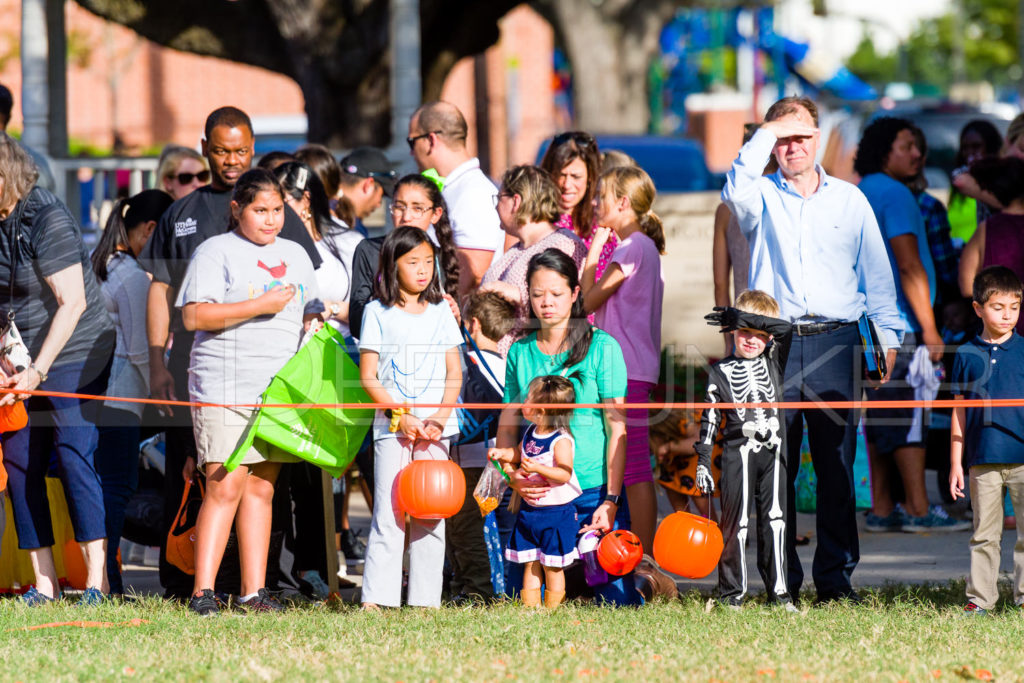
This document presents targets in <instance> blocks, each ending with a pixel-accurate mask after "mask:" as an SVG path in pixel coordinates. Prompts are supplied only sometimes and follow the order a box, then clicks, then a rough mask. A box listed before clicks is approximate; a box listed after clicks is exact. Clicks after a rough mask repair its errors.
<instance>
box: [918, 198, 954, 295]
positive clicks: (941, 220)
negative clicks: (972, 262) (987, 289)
mask: <svg viewBox="0 0 1024 683" xmlns="http://www.w3.org/2000/svg"><path fill="white" fill-rule="evenodd" d="M916 197H917V205H918V206H919V207H921V217H922V218H924V230H925V234H926V235H927V237H928V249H929V250H930V251H931V253H932V262H933V263H934V264H935V279H936V280H937V281H938V284H939V291H946V290H950V289H952V290H956V289H957V288H958V287H959V284H958V283H959V279H958V270H959V259H960V255H959V254H957V252H956V249H954V248H953V241H952V240H951V239H950V237H949V217H948V216H947V215H946V207H945V206H943V205H942V202H940V201H939V200H938V199H936V198H935V197H933V196H931V195H930V194H928V193H927V192H919V193H918V194H917V195H916Z"/></svg>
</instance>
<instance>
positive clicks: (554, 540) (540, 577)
mask: <svg viewBox="0 0 1024 683" xmlns="http://www.w3.org/2000/svg"><path fill="white" fill-rule="evenodd" d="M526 400H527V403H529V404H572V403H573V402H574V401H575V400H576V392H575V391H574V390H573V386H572V383H571V382H570V381H569V380H567V379H565V378H564V377H558V376H555V375H548V376H544V377H537V378H536V379H534V380H533V381H532V382H530V387H529V390H528V393H527V399H526ZM522 412H523V417H525V418H526V419H527V420H529V421H530V422H532V423H533V424H531V425H530V426H529V427H528V428H527V429H526V433H525V434H524V435H523V439H522V441H521V442H520V444H519V446H518V447H516V448H492V449H490V451H488V457H489V458H491V459H492V460H494V461H495V462H496V463H497V464H498V466H499V467H501V468H502V469H504V470H505V471H506V472H507V473H509V474H511V473H512V472H515V471H516V467H515V466H516V465H518V466H519V468H518V470H519V471H518V473H517V474H518V475H519V476H520V477H521V478H525V479H528V480H531V481H533V482H536V483H539V484H547V485H549V486H550V487H551V488H550V489H548V490H547V491H546V492H545V493H544V494H543V496H541V498H540V499H538V500H534V501H532V502H530V503H527V502H526V501H523V502H522V505H521V506H520V508H519V512H518V514H517V516H516V523H515V527H514V528H513V530H512V537H511V539H510V540H509V544H508V547H507V548H506V549H505V558H506V559H508V560H509V561H510V562H516V563H519V564H525V565H526V567H525V568H524V571H523V588H522V591H521V593H520V596H521V597H522V600H523V604H524V605H526V606H528V607H537V606H539V605H540V595H541V584H542V583H543V584H544V587H545V592H544V606H545V607H550V608H554V607H557V606H558V605H559V604H561V602H562V600H564V599H565V576H564V575H563V573H562V570H563V569H564V568H565V567H567V566H569V565H570V564H572V563H573V562H575V561H576V559H577V558H578V557H579V553H578V552H577V551H576V534H577V532H578V531H579V524H578V523H577V521H576V508H575V506H574V505H573V504H572V501H573V500H574V499H575V498H576V497H577V496H579V495H580V493H581V489H580V485H579V482H578V481H577V480H576V474H575V473H574V472H573V467H572V462H573V456H574V454H575V449H576V443H575V441H574V440H573V438H572V433H571V432H570V431H569V419H570V417H571V416H572V412H573V409H572V408H535V407H533V406H531V405H527V406H524V407H523V411H522Z"/></svg>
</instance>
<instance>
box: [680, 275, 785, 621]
mask: <svg viewBox="0 0 1024 683" xmlns="http://www.w3.org/2000/svg"><path fill="white" fill-rule="evenodd" d="M777 315H779V306H778V304H777V303H776V302H775V300H774V299H773V298H772V297H770V296H769V295H767V294H765V293H764V292H761V291H758V290H747V291H745V292H743V293H741V294H740V296H739V297H737V299H736V308H721V307H716V308H715V312H714V313H711V314H709V315H707V316H705V319H706V320H707V321H708V324H709V325H717V326H721V327H722V331H723V332H735V348H734V350H733V354H732V355H730V356H729V357H727V358H725V359H723V360H721V361H719V362H717V363H715V364H714V365H713V366H712V367H711V369H710V371H709V375H708V390H707V402H708V403H712V404H714V403H769V402H774V401H779V400H782V378H783V376H784V375H785V368H786V357H787V355H788V354H789V346H790V340H791V339H792V333H793V328H792V325H790V324H789V323H788V322H786V321H784V320H779V319H778V318H776V317H774V316H777ZM769 316H771V317H769ZM785 425H786V422H785V417H784V416H783V415H782V413H781V411H779V409H778V408H730V409H722V410H720V409H717V408H715V407H714V406H710V407H708V408H707V409H706V410H705V411H704V413H703V415H702V417H701V428H700V437H699V438H698V440H697V443H696V444H695V449H696V451H697V455H698V465H697V486H698V488H700V489H701V490H702V491H704V492H705V493H707V492H710V491H712V490H713V489H714V486H715V484H714V480H713V479H712V477H711V472H710V468H711V449H712V447H713V446H714V442H715V437H716V434H717V432H719V431H721V432H722V441H723V444H722V446H723V449H722V467H721V469H722V476H721V480H720V485H721V487H722V498H721V504H722V535H723V536H724V538H725V549H724V550H723V551H722V559H721V561H720V562H719V563H718V588H719V593H720V598H719V599H720V600H721V601H722V602H723V603H724V604H725V605H727V606H730V607H739V606H740V605H742V604H743V599H744V598H745V597H746V595H747V562H746V559H747V558H746V541H747V531H748V529H747V527H748V523H749V519H750V512H751V508H752V507H753V506H754V504H755V503H756V505H757V568H758V570H759V571H760V573H761V579H762V580H763V581H764V584H765V588H766V589H767V591H768V601H769V602H778V603H782V604H784V605H785V606H786V609H788V610H795V608H794V607H793V601H792V599H791V598H790V595H789V591H788V589H787V587H786V548H785V538H786V460H785V452H786V451H785V449H784V444H783V439H784V432H785Z"/></svg>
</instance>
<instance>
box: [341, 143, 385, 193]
mask: <svg viewBox="0 0 1024 683" xmlns="http://www.w3.org/2000/svg"><path fill="white" fill-rule="evenodd" d="M340 163H341V170H342V171H344V172H345V173H349V174H351V175H355V176H359V177H361V178H373V179H374V180H376V181H377V182H378V183H380V186H381V187H382V188H384V194H386V195H387V196H389V197H390V196H391V195H392V194H394V192H395V185H396V184H397V182H398V171H396V170H395V164H393V163H391V162H390V161H388V157H387V155H386V154H384V152H383V151H382V150H380V149H377V148H376V147H356V148H355V149H353V150H352V151H351V152H349V153H348V155H346V156H345V157H343V158H342V160H341V162H340Z"/></svg>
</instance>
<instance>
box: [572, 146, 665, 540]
mask: <svg viewBox="0 0 1024 683" xmlns="http://www.w3.org/2000/svg"><path fill="white" fill-rule="evenodd" d="M654 195H655V190H654V183H653V182H652V181H651V178H650V176H648V175H647V173H646V172H645V171H644V170H643V169H642V168H639V167H636V166H628V167H618V168H613V169H610V170H608V171H605V172H604V173H603V174H602V175H601V181H600V183H599V184H598V192H597V221H598V224H599V225H600V227H598V228H597V229H596V231H595V234H594V241H593V242H592V243H591V244H590V252H589V253H588V254H587V260H586V262H585V263H584V266H583V273H582V274H581V275H580V288H581V289H582V293H583V307H584V308H585V309H586V311H587V312H588V313H590V312H594V324H595V325H597V326H598V327H599V328H600V329H602V330H604V331H605V332H607V333H608V334H610V335H611V336H612V337H613V338H614V339H615V341H617V342H618V343H619V346H620V347H622V356H623V358H624V359H625V361H626V376H627V379H628V381H627V384H626V404H627V405H628V404H630V403H648V402H650V400H651V392H652V391H653V390H654V386H655V384H657V382H658V375H659V373H660V364H659V361H660V359H661V304H662V299H663V298H664V294H665V282H664V278H663V277H662V273H661V255H662V254H663V253H665V231H664V229H663V228H662V225H661V220H660V219H659V218H658V216H657V215H656V214H655V213H654V212H653V211H652V210H651V205H652V204H653V203H654ZM612 233H614V234H615V235H616V236H617V237H618V239H619V243H618V245H617V246H616V247H615V250H614V251H613V252H612V255H611V259H610V260H609V262H608V266H607V268H606V269H605V271H604V273H603V274H602V275H601V277H600V278H597V267H598V265H599V262H600V259H601V250H602V248H603V247H604V244H605V242H606V240H608V239H609V237H610V236H611V235H612ZM626 417H627V418H632V420H630V421H629V422H628V425H629V426H628V427H627V428H626V470H625V473H624V474H623V478H622V483H623V486H625V488H626V498H627V499H628V501H629V514H630V517H631V518H632V529H633V531H634V532H636V535H637V536H639V537H640V542H641V543H643V546H644V548H651V547H652V546H653V544H654V529H655V526H656V525H657V521H658V505H657V502H656V499H655V489H654V475H653V471H652V468H651V444H650V438H649V437H650V434H649V430H648V428H647V421H646V420H642V419H639V418H642V417H646V412H640V411H636V412H630V413H627V415H626Z"/></svg>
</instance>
